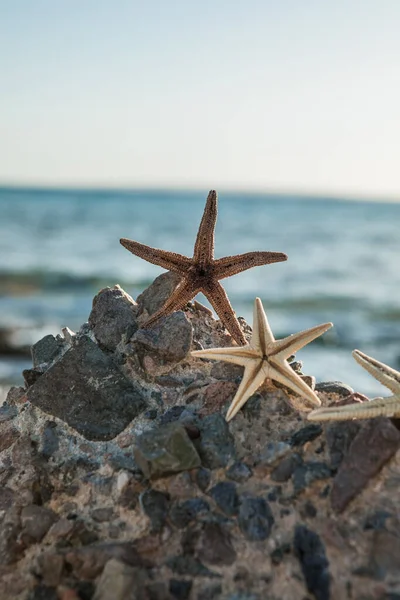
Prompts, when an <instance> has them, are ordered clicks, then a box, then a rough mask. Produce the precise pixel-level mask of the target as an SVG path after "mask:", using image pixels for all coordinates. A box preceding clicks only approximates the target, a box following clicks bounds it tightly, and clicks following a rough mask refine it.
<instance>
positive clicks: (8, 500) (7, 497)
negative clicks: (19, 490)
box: [0, 486, 16, 510]
mask: <svg viewBox="0 0 400 600" xmlns="http://www.w3.org/2000/svg"><path fill="white" fill-rule="evenodd" d="M15 496H16V494H15V492H13V491H12V490H10V489H9V488H7V487H4V486H1V487H0V510H7V509H8V508H10V507H11V506H12V505H13V504H15Z"/></svg>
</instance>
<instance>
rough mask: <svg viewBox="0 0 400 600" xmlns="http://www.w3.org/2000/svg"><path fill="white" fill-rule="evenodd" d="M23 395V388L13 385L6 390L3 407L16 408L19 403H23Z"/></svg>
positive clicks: (24, 391)
mask: <svg viewBox="0 0 400 600" xmlns="http://www.w3.org/2000/svg"><path fill="white" fill-rule="evenodd" d="M25 394H26V389H25V388H23V387H21V386H15V385H13V386H12V387H10V389H9V390H8V394H7V397H6V401H5V405H8V406H16V405H18V404H21V402H25Z"/></svg>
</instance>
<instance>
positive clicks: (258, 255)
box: [214, 252, 288, 279]
mask: <svg viewBox="0 0 400 600" xmlns="http://www.w3.org/2000/svg"><path fill="white" fill-rule="evenodd" d="M287 258H288V257H287V255H286V254H284V253H283V252H247V253H246V254H237V255H236V256H225V257H224V258H218V259H217V260H215V261H214V269H215V274H216V276H217V278H218V279H225V277H230V276H231V275H236V274H237V273H241V272H242V271H247V269H251V268H252V267H259V266H261V265H269V264H271V263H275V262H282V261H284V260H287Z"/></svg>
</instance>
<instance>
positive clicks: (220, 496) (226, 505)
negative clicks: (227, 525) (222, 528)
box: [208, 481, 239, 517]
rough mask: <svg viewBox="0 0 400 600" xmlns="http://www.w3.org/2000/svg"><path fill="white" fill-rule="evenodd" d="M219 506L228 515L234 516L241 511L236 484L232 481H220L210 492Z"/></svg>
mask: <svg viewBox="0 0 400 600" xmlns="http://www.w3.org/2000/svg"><path fill="white" fill-rule="evenodd" d="M208 493H209V494H210V496H211V498H212V499H213V500H214V501H215V503H216V504H217V506H218V508H220V509H221V510H222V512H224V513H225V514H226V515H227V516H228V517H233V516H234V515H237V514H238V512H239V497H238V495H237V492H236V484H234V483H233V482H232V481H220V482H219V483H217V484H216V485H214V487H212V488H211V490H210V491H209V492H208Z"/></svg>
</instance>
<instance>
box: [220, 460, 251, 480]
mask: <svg viewBox="0 0 400 600" xmlns="http://www.w3.org/2000/svg"><path fill="white" fill-rule="evenodd" d="M226 476H227V477H228V479H232V480H233V481H236V482H237V483H244V482H245V481H247V480H248V479H249V478H250V477H251V476H252V470H251V469H250V467H248V466H247V465H246V464H245V463H243V462H235V463H233V465H231V466H230V467H229V469H227V471H226Z"/></svg>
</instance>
